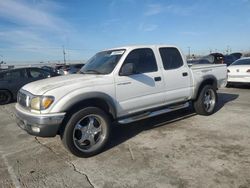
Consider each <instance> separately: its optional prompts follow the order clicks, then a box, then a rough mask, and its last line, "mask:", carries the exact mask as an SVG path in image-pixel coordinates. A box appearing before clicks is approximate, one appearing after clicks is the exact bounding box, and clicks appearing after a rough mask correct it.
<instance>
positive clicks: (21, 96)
mask: <svg viewBox="0 0 250 188" xmlns="http://www.w3.org/2000/svg"><path fill="white" fill-rule="evenodd" d="M27 100H28V95H26V94H25V93H22V92H21V91H19V92H18V96H17V102H18V103H19V104H20V105H21V106H23V107H27Z"/></svg>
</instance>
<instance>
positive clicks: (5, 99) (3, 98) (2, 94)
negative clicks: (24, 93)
mask: <svg viewBox="0 0 250 188" xmlns="http://www.w3.org/2000/svg"><path fill="white" fill-rule="evenodd" d="M11 99H12V96H11V93H10V92H9V91H7V90H0V105H4V104H8V103H10V101H11Z"/></svg>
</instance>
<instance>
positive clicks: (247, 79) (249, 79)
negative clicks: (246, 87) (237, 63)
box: [227, 75, 250, 83]
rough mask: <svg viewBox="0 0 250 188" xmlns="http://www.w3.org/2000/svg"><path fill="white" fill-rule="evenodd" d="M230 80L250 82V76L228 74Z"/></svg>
mask: <svg viewBox="0 0 250 188" xmlns="http://www.w3.org/2000/svg"><path fill="white" fill-rule="evenodd" d="M227 81H228V82H237V83H250V76H235V75H233V76H231V75H228V80H227Z"/></svg>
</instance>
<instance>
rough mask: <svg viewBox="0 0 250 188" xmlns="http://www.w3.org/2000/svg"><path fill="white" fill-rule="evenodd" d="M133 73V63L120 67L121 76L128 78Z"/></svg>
mask: <svg viewBox="0 0 250 188" xmlns="http://www.w3.org/2000/svg"><path fill="white" fill-rule="evenodd" d="M133 73H134V64H133V63H126V64H125V65H123V66H122V68H121V72H120V75H121V76H129V75H131V74H133Z"/></svg>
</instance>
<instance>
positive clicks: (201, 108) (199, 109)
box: [193, 85, 217, 116]
mask: <svg viewBox="0 0 250 188" xmlns="http://www.w3.org/2000/svg"><path fill="white" fill-rule="evenodd" d="M216 105H217V93H216V90H215V89H214V87H212V86H211V85H205V86H204V87H203V88H202V89H201V91H200V93H199V96H198V98H197V99H196V100H195V101H194V102H193V106H194V109H195V111H196V113H197V114H200V115H205V116H208V115H211V114H213V113H214V112H215V108H216Z"/></svg>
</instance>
